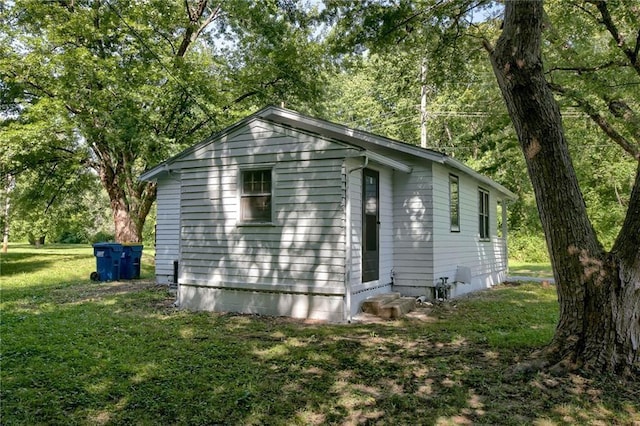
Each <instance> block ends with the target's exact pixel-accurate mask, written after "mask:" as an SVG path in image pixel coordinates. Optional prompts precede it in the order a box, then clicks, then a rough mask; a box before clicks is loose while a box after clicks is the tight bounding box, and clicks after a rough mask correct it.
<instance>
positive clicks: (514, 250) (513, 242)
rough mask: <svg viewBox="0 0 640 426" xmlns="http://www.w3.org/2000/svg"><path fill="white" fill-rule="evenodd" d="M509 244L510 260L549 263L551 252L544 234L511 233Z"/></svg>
mask: <svg viewBox="0 0 640 426" xmlns="http://www.w3.org/2000/svg"><path fill="white" fill-rule="evenodd" d="M507 242H508V245H509V259H513V260H516V261H519V262H532V263H544V262H549V251H548V250H547V243H546V242H545V239H544V234H542V233H536V234H527V233H526V232H522V231H520V232H518V231H516V232H511V233H510V234H509V239H508V241H507Z"/></svg>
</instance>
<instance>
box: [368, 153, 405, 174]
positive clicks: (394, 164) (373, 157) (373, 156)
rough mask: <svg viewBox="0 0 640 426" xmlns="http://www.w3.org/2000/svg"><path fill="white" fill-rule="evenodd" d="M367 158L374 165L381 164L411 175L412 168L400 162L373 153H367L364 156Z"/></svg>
mask: <svg viewBox="0 0 640 426" xmlns="http://www.w3.org/2000/svg"><path fill="white" fill-rule="evenodd" d="M364 155H365V156H367V157H369V160H371V161H373V162H374V163H378V164H382V165H383V166H387V167H391V168H392V169H394V170H398V171H400V172H403V173H411V172H412V171H413V167H411V166H409V165H407V164H404V163H402V162H400V161H396V160H394V159H391V158H389V157H385V156H384V155H380V154H376V153H375V152H371V151H367V152H365V154H364Z"/></svg>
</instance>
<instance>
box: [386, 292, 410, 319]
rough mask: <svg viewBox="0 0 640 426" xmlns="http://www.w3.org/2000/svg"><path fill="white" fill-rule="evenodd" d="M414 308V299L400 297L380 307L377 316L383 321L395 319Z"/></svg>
mask: <svg viewBox="0 0 640 426" xmlns="http://www.w3.org/2000/svg"><path fill="white" fill-rule="evenodd" d="M415 308H416V299H415V298H413V297H400V298H398V299H394V300H392V301H391V302H389V303H385V304H384V305H382V306H381V308H380V311H379V313H378V316H379V317H380V318H385V319H397V318H400V317H403V316H404V315H405V314H407V313H409V312H411V311H413V310H414V309H415Z"/></svg>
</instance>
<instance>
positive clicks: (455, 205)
mask: <svg viewBox="0 0 640 426" xmlns="http://www.w3.org/2000/svg"><path fill="white" fill-rule="evenodd" d="M449 220H450V229H451V232H460V180H459V179H458V176H455V175H449Z"/></svg>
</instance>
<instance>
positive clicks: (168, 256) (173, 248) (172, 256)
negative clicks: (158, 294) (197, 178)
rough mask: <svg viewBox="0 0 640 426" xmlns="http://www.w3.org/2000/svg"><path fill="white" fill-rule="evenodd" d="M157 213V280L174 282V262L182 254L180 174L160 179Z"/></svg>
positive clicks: (164, 282) (163, 282) (168, 282)
mask: <svg viewBox="0 0 640 426" xmlns="http://www.w3.org/2000/svg"><path fill="white" fill-rule="evenodd" d="M156 203H157V215H156V241H155V243H156V247H155V249H156V254H155V264H156V281H157V282H158V284H171V283H173V262H174V261H176V260H178V259H179V255H180V253H179V252H180V175H178V174H172V175H168V176H165V177H163V178H162V179H159V180H158V195H157V201H156Z"/></svg>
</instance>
